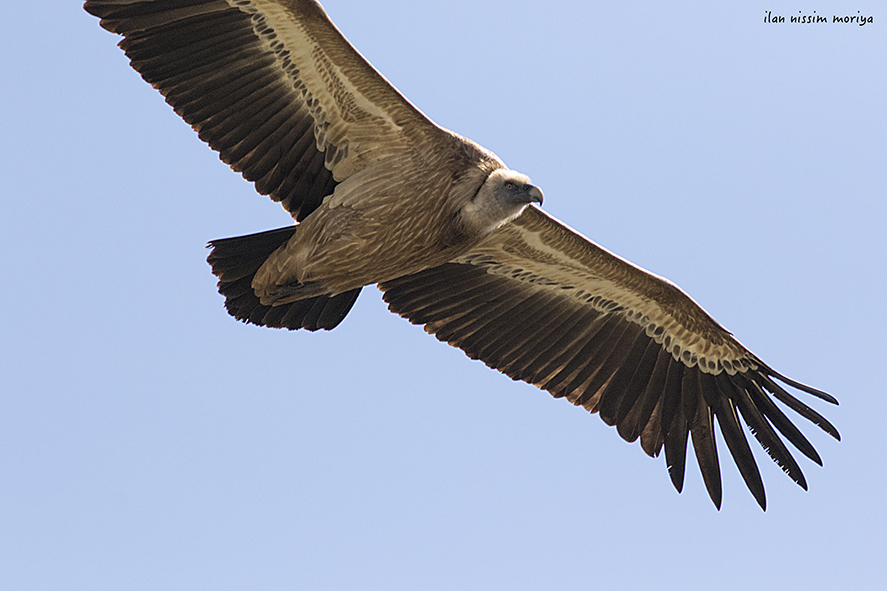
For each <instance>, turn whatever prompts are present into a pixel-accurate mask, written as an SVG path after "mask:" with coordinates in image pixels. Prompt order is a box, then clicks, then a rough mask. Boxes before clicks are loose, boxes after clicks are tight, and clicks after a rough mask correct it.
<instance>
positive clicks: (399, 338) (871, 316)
mask: <svg viewBox="0 0 887 591" xmlns="http://www.w3.org/2000/svg"><path fill="white" fill-rule="evenodd" d="M325 4H326V8H327V10H328V12H329V14H330V15H331V16H332V18H333V19H334V21H335V22H336V23H337V24H338V25H339V27H340V28H341V29H342V30H343V31H344V32H345V34H346V35H347V36H348V38H349V39H350V40H351V41H352V42H353V43H354V44H355V45H356V46H357V47H358V49H359V50H360V51H362V52H363V53H364V55H365V56H367V57H368V58H369V59H370V60H371V62H372V63H373V64H374V65H375V66H376V67H377V68H378V69H379V70H380V71H381V72H383V73H384V74H385V76H387V77H388V78H389V80H391V81H392V82H393V83H394V84H395V85H396V86H398V87H399V88H400V89H401V90H402V92H403V93H404V94H405V95H406V96H407V97H409V98H410V99H411V100H412V101H413V102H414V103H415V104H416V105H417V106H419V108H421V109H422V110H423V111H424V112H425V113H427V114H428V115H429V116H430V117H431V118H433V119H434V120H435V121H437V122H438V123H440V124H441V125H443V126H445V127H448V128H450V129H453V130H455V131H457V132H459V133H461V134H463V135H466V136H468V137H471V138H473V139H474V140H476V141H478V142H480V143H481V144H483V145H484V146H486V147H487V148H489V149H491V150H493V151H494V152H496V153H497V154H498V155H499V156H500V157H502V158H503V159H504V160H505V161H506V163H508V164H509V165H510V166H511V167H512V168H515V169H518V170H521V171H522V172H525V173H527V174H528V175H530V177H532V179H533V181H534V182H535V183H536V184H538V185H539V186H541V187H542V188H543V190H544V191H545V197H546V198H545V209H546V210H548V211H549V212H550V213H552V214H553V215H555V216H557V217H558V218H560V219H562V220H564V221H565V222H566V223H567V224H569V225H570V226H572V227H574V228H576V229H577V230H579V231H581V232H582V233H584V234H585V235H587V236H589V237H590V238H592V239H593V240H595V241H597V242H598V243H600V244H602V245H604V246H606V247H607V248H609V249H611V250H613V251H615V252H617V253H618V254H620V255H622V256H624V257H626V258H628V259H630V260H632V261H634V262H636V263H638V264H640V265H642V266H644V267H645V268H647V269H650V270H652V271H654V272H656V273H658V274H661V275H664V276H666V277H668V278H670V279H672V280H673V281H675V282H677V283H678V284H679V285H681V286H682V287H683V288H684V289H685V290H686V291H687V292H689V293H690V294H691V295H692V296H693V297H694V298H695V299H696V300H697V301H698V302H700V303H701V304H702V305H703V306H704V307H705V308H706V309H707V310H708V311H709V312H711V313H712V314H713V315H714V316H715V317H716V318H717V319H718V320H719V321H720V322H721V323H722V324H723V325H725V326H726V327H727V328H728V329H730V330H731V331H733V332H734V334H736V336H737V337H738V338H739V339H740V340H741V341H742V342H743V343H745V344H746V345H747V346H749V347H750V348H751V349H752V350H753V351H755V352H756V353H757V354H758V355H759V356H761V357H762V358H763V359H765V360H766V361H767V362H768V363H769V364H771V365H772V366H773V367H774V368H776V369H777V370H778V371H781V372H783V373H785V374H787V375H789V376H791V377H793V378H796V379H798V380H801V381H804V382H807V383H810V384H812V385H815V386H817V387H819V388H822V389H824V390H826V391H828V392H831V393H832V394H834V395H835V396H836V397H837V398H838V399H839V400H840V401H841V406H840V407H832V406H830V405H827V404H824V403H819V401H816V400H812V401H811V404H812V405H813V406H814V407H815V408H816V409H818V410H820V411H821V412H823V413H825V414H826V415H827V416H828V417H829V418H830V419H831V420H832V421H833V422H834V423H835V424H836V425H837V427H838V428H839V429H840V430H841V433H842V435H843V438H844V441H843V442H841V443H837V442H835V441H833V440H831V438H829V437H828V436H826V435H824V434H822V433H820V432H818V430H817V429H816V428H815V427H813V426H812V425H809V424H807V423H806V422H805V421H804V420H803V419H800V418H799V419H798V422H799V424H800V425H801V427H802V429H803V430H804V431H805V433H807V434H808V436H809V437H810V439H811V441H812V442H813V443H814V445H815V446H816V447H817V448H818V450H819V451H820V453H821V455H822V457H823V459H824V462H825V467H824V468H819V467H817V466H815V465H813V464H812V463H811V462H809V461H806V459H804V458H800V460H799V461H800V462H801V466H802V468H803V469H804V471H805V474H806V475H807V478H808V481H809V484H810V491H809V492H806V493H805V492H804V491H802V490H801V489H800V488H798V487H797V486H796V485H795V484H794V483H792V482H791V481H790V480H789V479H788V478H787V477H785V476H784V475H783V474H782V473H781V472H780V470H779V469H778V467H777V466H776V465H774V464H773V463H772V462H770V461H769V460H768V459H767V458H766V456H765V454H764V453H757V452H760V451H761V450H756V457H757V458H758V461H759V464H760V466H761V471H762V475H763V477H764V480H765V485H766V487H767V493H768V506H769V508H768V511H767V512H766V513H762V512H761V511H760V509H759V508H758V507H757V505H756V503H755V502H754V500H753V498H752V497H751V495H750V494H749V493H748V492H747V491H746V490H745V487H744V485H743V484H742V482H741V479H740V477H739V475H738V473H737V471H736V469H735V467H734V466H733V465H732V461H731V460H729V459H728V458H727V457H726V454H724V453H722V456H723V457H722V471H723V474H724V481H725V482H724V490H725V493H724V505H723V509H722V510H721V511H720V512H717V511H715V509H714V508H713V507H712V506H711V503H710V502H709V500H708V498H707V495H706V493H705V491H704V486H703V484H702V481H701V478H700V476H699V473H698V470H697V469H696V467H695V464H693V465H691V466H690V467H689V468H688V474H687V482H686V485H685V490H684V493H683V494H681V495H678V494H676V493H675V491H674V490H673V489H672V486H671V484H670V482H669V479H668V476H667V472H666V470H665V465H664V459H663V458H661V457H660V458H657V459H656V460H651V459H649V458H647V457H646V456H645V455H644V454H643V453H642V452H641V450H640V448H639V446H638V445H637V444H628V443H625V442H623V441H622V440H621V439H620V438H619V437H618V435H617V434H616V432H615V430H613V429H612V428H609V427H607V426H606V425H604V424H603V422H602V421H601V420H600V419H599V418H598V417H597V416H591V415H588V414H587V413H586V412H585V411H583V410H581V409H577V408H574V407H572V406H571V405H570V404H568V403H566V402H564V401H563V400H555V399H553V398H551V397H550V396H549V395H548V394H547V393H545V392H542V391H540V390H537V389H536V388H534V387H532V386H529V385H526V384H523V383H516V382H512V381H511V380H510V379H508V378H507V377H505V376H502V375H500V374H498V373H496V372H493V371H491V370H489V369H487V368H486V367H484V366H483V365H482V364H481V363H479V362H474V361H470V360H469V359H467V358H466V357H465V356H464V355H463V354H462V353H461V352H460V351H458V350H456V349H452V348H450V347H448V346H446V345H444V344H441V343H439V342H437V341H436V340H435V339H434V338H432V337H430V336H428V335H426V334H425V333H424V332H423V331H422V330H421V329H420V328H418V327H414V326H411V325H410V324H409V323H408V322H406V321H405V320H403V319H400V318H398V317H396V316H394V315H392V314H390V313H389V312H387V310H386V308H385V306H384V304H383V303H382V302H381V298H380V297H379V293H378V292H377V290H375V289H374V288H369V289H366V290H365V291H364V293H363V294H362V296H361V298H360V300H359V301H358V303H357V305H356V307H355V309H354V310H353V311H352V312H351V314H350V315H349V316H348V318H347V319H346V320H345V322H343V323H342V325H341V326H340V327H339V328H337V329H336V330H334V331H332V332H330V333H324V334H311V333H301V332H300V333H294V332H281V331H275V330H270V329H262V328H258V327H254V326H246V325H243V324H240V323H238V322H236V321H235V320H233V319H232V318H230V317H229V316H228V315H227V314H226V313H225V311H224V308H223V306H222V298H221V296H219V295H218V294H217V292H216V288H215V278H214V277H213V276H212V275H211V273H210V270H209V267H208V265H207V264H206V263H205V260H204V259H205V257H206V254H207V253H206V250H205V249H204V245H205V243H206V241H207V240H210V239H213V238H220V237H226V236H233V235H238V234H245V233H249V232H256V231H260V230H265V229H269V228H275V227H280V226H283V225H287V224H288V223H290V219H289V218H288V216H287V215H286V214H285V212H284V211H283V210H282V209H281V208H280V207H279V206H277V205H275V204H273V203H271V202H270V200H268V199H267V198H264V197H261V196H258V195H256V194H255V193H254V191H253V189H252V187H251V185H249V184H247V183H246V182H244V181H243V180H242V179H241V178H240V177H239V176H238V175H237V174H235V173H233V172H231V171H230V170H229V169H228V168H227V167H226V166H225V165H224V164H222V163H221V162H220V161H219V160H218V158H217V156H216V155H215V154H214V153H213V152H212V151H211V150H209V149H208V148H207V147H206V146H204V145H203V144H202V143H201V142H200V141H199V140H198V139H197V137H196V134H194V133H193V132H192V131H191V130H190V129H189V128H188V126H187V125H186V124H185V123H184V122H182V121H181V120H180V119H179V118H178V117H177V116H176V115H174V114H173V112H172V110H171V109H170V108H169V107H168V106H167V105H166V104H165V103H164V102H163V100H162V98H161V97H160V95H159V94H158V93H157V92H156V91H154V90H153V89H152V88H150V86H148V85H147V84H145V83H144V82H143V81H142V80H141V79H140V78H139V77H138V75H137V74H136V73H135V72H134V71H132V70H131V69H130V68H129V67H128V65H127V60H126V59H125V57H124V55H123V54H122V52H120V51H119V50H118V49H117V48H116V47H115V45H116V43H117V41H118V39H117V38H116V37H115V36H113V35H111V34H109V33H107V32H105V31H103V30H101V29H100V28H99V26H98V23H97V21H96V19H94V18H93V17H91V16H89V15H87V14H86V13H85V12H83V11H82V9H81V2H79V1H69V2H64V3H62V2H58V1H52V2H46V1H39V0H35V1H34V2H31V3H28V4H27V5H19V6H18V8H17V10H16V11H15V14H14V15H11V16H10V18H8V19H7V20H6V22H5V23H4V24H3V34H2V35H0V50H2V52H0V55H2V58H0V67H2V74H3V76H2V79H3V80H4V82H3V85H2V93H0V102H2V106H3V108H2V116H0V178H2V185H0V187H2V189H0V191H2V196H0V249H2V250H0V253H2V257H0V270H2V277H3V281H2V283H0V310H2V315H0V374H2V375H0V588H3V589H10V590H13V589H14V590H25V589H40V590H48V589H65V590H70V589H91V590H93V589H115V590H128V589H146V590H156V589H170V590H173V589H188V590H194V589H213V590H220V589H358V588H360V589H409V590H414V589H507V590H515V589H540V590H542V589H545V590H548V589H602V588H610V589H643V588H657V589H669V588H675V589H677V588H681V589H712V588H718V589H722V590H723V589H749V588H760V589H765V588H770V589H773V588H783V589H801V588H803V589H835V588H841V589H848V588H853V589H873V588H876V587H877V586H878V585H879V584H883V576H882V575H883V559H884V556H887V542H885V536H884V530H885V527H887V508H885V503H884V500H883V496H884V489H885V485H887V473H885V467H887V461H885V459H884V452H883V439H884V436H883V433H884V417H885V414H887V395H885V394H887V392H885V381H884V379H883V377H882V375H881V371H882V370H883V368H884V365H885V359H887V355H885V354H887V346H885V344H884V336H883V335H884V334H885V333H887V314H885V312H884V310H885V308H884V302H885V293H887V262H885V255H887V199H885V197H887V110H885V105H887V86H885V85H887V66H885V60H884V58H885V56H887V29H885V26H887V9H885V8H884V6H883V5H882V4H880V3H875V2H865V1H863V2H856V3H849V2H846V3H845V2H824V3H823V2H820V3H813V4H811V3H809V2H807V3H804V2H802V3H786V2H773V3H769V4H767V3H763V4H762V3H744V4H745V5H744V6H736V5H733V4H723V3H722V4H719V5H712V3H703V2H683V3H678V4H674V3H672V4H669V5H662V3H645V2H632V3H607V4H601V3H595V2H589V1H587V0H582V1H563V2H558V1H554V0H552V1H549V2H524V1H518V0H509V1H507V2H504V1H502V2H500V1H492V0H471V1H453V0H451V1H449V2H440V3H431V2H416V1H415V0H409V1H407V0H398V1H394V0H379V1H378V2H366V1H364V0H361V1H357V0H350V1H348V0H328V1H327V2H326V3H325ZM799 9H800V10H804V13H805V14H809V13H812V11H813V10H817V14H825V15H827V16H828V17H829V18H831V15H832V14H835V13H837V14H842V15H843V14H857V12H856V11H857V10H858V11H860V13H861V14H863V15H871V16H873V17H874V23H872V24H867V25H865V26H863V27H860V26H858V25H838V24H832V23H829V24H827V25H815V26H814V25H792V24H789V23H785V24H782V25H767V24H764V23H763V17H764V14H765V12H766V11H767V10H770V11H772V12H773V13H778V14H783V15H785V16H791V15H792V14H797V11H798V10H799ZM719 447H720V449H721V450H722V452H723V451H724V445H723V442H722V443H721V445H720V446H719Z"/></svg>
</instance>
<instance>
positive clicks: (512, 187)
mask: <svg viewBox="0 0 887 591" xmlns="http://www.w3.org/2000/svg"><path fill="white" fill-rule="evenodd" d="M505 188H506V189H507V190H509V191H514V190H515V189H516V188H517V185H515V184H514V183H512V182H511V181H505Z"/></svg>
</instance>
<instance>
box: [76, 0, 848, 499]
mask: <svg viewBox="0 0 887 591" xmlns="http://www.w3.org/2000/svg"><path fill="white" fill-rule="evenodd" d="M85 8H86V10H87V11H88V12H90V13H91V14H93V15H95V16H98V17H99V18H100V19H101V26H102V27H104V28H105V29H107V30H109V31H112V32H114V33H119V34H120V35H123V37H124V39H123V40H122V41H121V42H120V47H121V48H122V49H123V51H124V52H125V53H126V55H127V56H128V57H129V58H130V60H131V64H132V67H133V68H135V69H136V70H137V71H138V72H139V73H140V74H141V75H142V77H143V78H144V79H145V81H147V82H148V83H149V84H151V85H152V86H154V88H156V89H157V90H159V91H160V92H161V93H162V94H163V96H164V97H165V98H166V101H167V102H168V103H169V104H170V105H171V106H172V107H173V109H174V110H175V112H176V113H178V114H179V115H180V116H181V117H182V118H184V119H185V121H187V122H188V123H189V124H190V125H191V126H192V127H193V128H194V129H195V130H196V131H197V133H198V135H199V137H200V138H201V139H202V140H203V141H205V142H206V143H208V144H209V145H210V147H212V148H213V149H214V150H216V151H218V152H219V155H220V157H221V159H222V160H223V161H225V162H226V163H228V164H229V165H230V166H231V167H232V168H233V169H234V170H236V171H238V172H241V173H242V174H243V176H244V178H246V179H247V180H249V181H252V182H253V183H255V187H256V190H257V191H258V192H259V193H262V194H266V195H269V196H270V197H271V198H272V199H274V200H275V201H278V202H280V204H281V205H283V207H284V209H286V211H287V212H289V213H290V214H291V215H292V217H293V218H294V219H295V222H296V223H295V224H294V225H291V226H288V227H285V228H280V229H277V230H270V231H267V232H262V233H259V234H251V235H247V236H240V237H236V238H226V239H221V240H213V241H211V242H210V247H211V249H212V250H211V252H210V254H209V258H208V261H209V263H210V265H211V266H212V271H213V273H214V274H215V275H216V276H218V278H219V292H220V293H221V294H222V295H223V296H224V297H225V307H226V308H227V310H228V312H229V313H230V314H231V315H232V316H234V317H235V318H238V319H240V320H243V321H245V322H249V323H252V324H257V325H260V326H269V327H285V328H289V329H292V330H297V329H300V328H305V329H308V330H312V331H313V330H318V329H326V330H330V329H332V328H334V327H336V326H337V325H338V324H339V323H340V322H341V321H342V320H343V319H344V317H345V316H346V314H347V313H348V311H349V310H350V309H351V307H352V305H353V304H354V301H355V300H356V298H357V296H358V294H359V293H360V290H361V288H363V286H365V285H371V284H378V286H379V288H380V289H381V290H382V291H383V299H384V300H385V301H386V302H387V303H388V305H389V308H390V309H391V310H392V311H393V312H396V313H397V314H400V315H401V316H404V317H405V318H407V319H408V320H409V321H410V322H412V323H414V324H422V325H424V326H425V330H426V331H427V332H429V333H431V334H434V335H435V336H436V337H437V338H438V339H440V340H441V341H446V342H448V343H449V344H451V345H454V346H456V347H459V348H460V349H462V350H463V351H464V352H465V353H466V354H467V355H468V356H469V357H471V358H473V359H480V360H482V361H483V362H484V363H486V364H487V365H488V366H490V367H492V368H494V369H497V370H499V371H501V372H503V373H505V374H506V375H508V376H510V377H511V378H513V379H515V380H523V381H526V382H529V383H531V384H535V385H536V386H538V387H540V388H542V389H544V390H547V391H548V392H550V393H551V394H552V395H553V396H555V397H563V398H566V399H567V400H569V401H570V402H572V403H573V404H575V405H577V406H583V407H584V408H586V409H587V410H588V411H590V412H592V413H595V412H596V413H598V414H600V416H601V418H602V419H603V420H604V421H605V422H606V423H607V424H609V425H615V426H616V429H617V431H618V433H619V434H620V435H621V436H622V437H623V438H624V439H626V440H627V441H635V440H637V439H640V445H641V448H642V449H643V450H644V451H645V452H646V453H647V454H649V455H651V456H656V455H658V454H659V453H660V451H661V450H663V448H664V450H665V459H666V464H667V466H668V471H669V474H670V477H671V480H672V482H673V484H674V486H675V488H676V489H677V490H678V492H680V491H681V489H682V487H683V481H684V471H685V462H686V454H687V446H688V443H689V442H690V441H692V446H693V449H694V450H695V455H696V458H697V460H698V464H699V468H700V470H701V472H702V476H703V480H704V482H705V485H706V487H707V489H708V492H709V495H710V497H711V499H712V501H713V502H714V504H715V506H717V507H720V504H721V478H720V468H719V464H718V455H717V449H716V445H715V435H714V430H715V424H717V425H718V426H719V428H720V431H721V433H722V434H723V437H724V441H726V443H727V447H728V449H729V451H730V453H731V455H732V456H733V459H734V460H735V463H736V465H737V467H738V469H739V471H740V473H741V474H742V476H743V478H744V480H745V482H746V484H747V485H748V488H749V490H750V491H751V493H752V494H753V496H754V498H755V499H756V500H757V502H758V503H759V504H760V506H761V507H762V508H766V500H765V494H764V485H763V483H762V480H761V476H760V474H759V472H758V468H757V465H756V463H755V460H754V458H753V456H752V452H751V449H750V448H749V444H748V441H747V439H746V437H745V434H744V429H743V427H742V425H741V422H740V418H739V417H740V415H741V417H742V421H744V422H745V424H746V425H747V426H748V428H749V429H750V430H751V432H752V433H753V434H754V436H755V437H756V438H757V440H758V441H759V442H760V444H761V445H762V446H763V447H764V449H765V450H766V451H767V453H769V454H770V456H771V457H772V458H773V459H774V460H775V461H776V462H777V464H779V466H780V467H781V468H782V469H783V470H784V471H785V472H786V473H787V474H788V475H789V477H790V478H792V479H793V480H794V481H795V482H797V483H798V484H799V485H800V486H802V487H803V488H805V489H806V487H807V485H806V481H805V479H804V475H803V474H802V472H801V469H800V467H799V466H798V464H797V462H796V461H795V459H794V458H793V456H792V454H791V453H790V452H789V450H788V448H787V447H786V444H785V443H784V441H783V439H785V440H787V441H788V442H789V443H791V444H792V445H793V446H794V447H795V448H797V449H798V450H799V451H800V452H801V453H802V454H804V455H805V456H807V457H808V458H810V459H811V460H813V461H814V462H816V463H817V464H821V463H822V462H821V459H820V457H819V455H818V454H817V452H816V450H814V448H813V446H812V445H811V444H810V442H809V441H808V440H807V439H806V438H805V437H804V435H803V434H802V433H801V432H800V431H799V430H798V428H797V427H796V426H795V425H794V424H793V423H792V422H791V421H790V420H789V418H788V417H786V415H785V414H784V413H783V412H782V410H780V408H779V407H777V405H776V404H775V403H774V400H773V399H774V398H775V399H777V400H779V401H781V402H782V403H784V404H785V405H786V406H787V407H788V408H790V409H791V410H793V411H795V412H796V413H798V414H800V415H801V416H803V417H804V418H806V419H809V420H810V421H812V422H813V423H814V424H816V425H818V426H819V427H821V428H822V429H823V430H825V431H826V432H827V433H829V434H831V435H832V436H834V437H835V438H836V439H839V438H840V437H839V435H838V432H837V430H836V429H835V428H834V426H832V425H831V424H830V423H829V422H828V421H827V420H826V419H825V418H823V417H822V416H821V415H820V414H819V413H817V412H816V411H814V410H813V409H812V408H810V407H809V406H807V405H806V404H804V403H803V402H801V401H800V400H798V399H797V398H796V397H795V396H794V395H792V394H790V393H789V392H788V391H787V390H786V388H785V386H789V387H792V388H795V389H797V390H801V391H803V392H806V393H807V394H811V395H813V396H817V397H819V398H822V399H824V400H826V401H828V402H831V403H835V404H836V403H837V402H836V400H835V399H834V398H832V397H831V396H830V395H828V394H826V393H824V392H821V391H819V390H817V389H815V388H811V387H810V386H806V385H803V384H801V383H799V382H796V381H794V380H791V379H789V378H787V377H785V376H783V375H781V374H779V373H778V372H776V371H775V370H774V369H772V368H771V367H770V366H769V365H767V364H766V363H764V362H763V361H762V360H761V359H760V358H758V357H757V356H756V355H754V354H753V353H752V352H751V351H749V350H748V349H747V348H746V347H744V346H743V345H742V344H741V343H740V342H739V341H738V340H736V339H735V338H734V337H733V335H732V334H731V333H730V332H728V331H727V330H726V329H724V328H723V327H721V325H720V324H718V323H717V322H716V321H715V320H714V319H713V318H712V317H711V316H709V315H708V314H707V313H706V312H705V311H704V310H703V309H702V308H701V307H700V306H699V305H698V304H696V302H694V301H693V300H692V299H690V297H689V296H687V295H686V294H685V293H684V292H683V291H681V289H680V288H678V287H677V286H676V285H674V284H673V283H671V282H669V281H668V280H666V279H663V278H661V277H658V276H656V275H653V274H651V273H649V272H647V271H645V270H643V269H641V268H639V267H637V266H635V265H633V264H631V263H629V262H628V261H625V260H624V259H621V258H619V257H618V256H616V255H614V254H612V253H610V252H608V251H607V250H605V249H603V248H601V247H600V246H598V245H596V244H595V243H593V242H591V241H590V240H589V239H587V238H585V237H584V236H582V235H581V234H579V233H578V232H576V231H575V230H572V229H571V228H569V227H568V226H566V225H565V224H563V223H561V222H560V221H558V220H556V219H555V218H553V217H551V216H550V215H548V214H546V213H545V212H544V211H542V210H541V209H540V208H539V207H538V206H540V205H541V204H542V191H541V190H540V189H539V188H538V187H536V186H534V185H533V184H532V182H531V181H530V179H529V178H528V177H527V176H526V175H524V174H522V173H520V172H516V171H514V170H511V169H509V168H508V167H507V166H506V165H505V164H504V163H503V162H502V160H500V159H499V158H498V157H497V156H496V155H495V154H493V153H492V152H490V151H489V150H487V149H485V148H483V147H481V146H479V145H478V144H476V143H474V142H473V141H471V140H469V139H467V138H464V137H462V136H460V135H458V134H456V133H453V132H451V131H448V130H446V129H444V128H442V127H440V126H438V125H437V124H435V123H434V122H432V121H431V120H430V119H429V118H428V117H426V116H425V115H424V114H423V113H422V112H421V111H419V110H418V109H417V108H416V107H414V106H413V105H412V104H411V103H410V102H409V101H408V100H407V99H406V98H404V97H403V96H402V95H401V94H400V93H399V92H398V91H397V90H396V89H395V88H394V87H393V86H392V85H391V84H390V83H389V82H388V81H387V80H386V79H385V78H384V77H383V76H382V75H381V74H380V73H379V72H377V71H376V70H375V69H374V68H373V67H372V66H371V65H370V64H369V63H368V62H367V61H366V60H365V59H364V58H363V57H362V56H361V55H360V53H358V52H357V50H356V49H354V47H352V46H351V44H350V43H349V42H348V41H347V40H346V39H345V37H344V36H343V35H342V34H341V33H340V32H339V30H338V29H337V28H336V27H335V26H334V25H333V23H332V22H331V21H330V19H329V18H328V17H327V15H326V13H325V12H324V10H323V8H322V7H321V6H320V4H319V3H317V2H316V1H315V0H144V1H141V0H88V1H87V2H86V4H85ZM780 383H781V384H782V385H780Z"/></svg>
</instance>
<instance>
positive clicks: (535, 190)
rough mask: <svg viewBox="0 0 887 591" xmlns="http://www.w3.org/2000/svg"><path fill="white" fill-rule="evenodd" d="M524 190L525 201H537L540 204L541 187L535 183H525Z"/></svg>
mask: <svg viewBox="0 0 887 591" xmlns="http://www.w3.org/2000/svg"><path fill="white" fill-rule="evenodd" d="M524 190H525V191H526V193H527V198H528V199H527V201H528V202H529V203H538V204H539V205H542V189H540V188H539V187H536V186H535V185H525V186H524Z"/></svg>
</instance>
